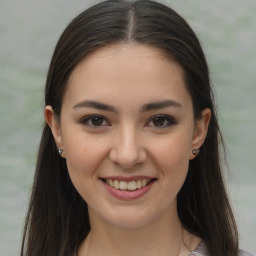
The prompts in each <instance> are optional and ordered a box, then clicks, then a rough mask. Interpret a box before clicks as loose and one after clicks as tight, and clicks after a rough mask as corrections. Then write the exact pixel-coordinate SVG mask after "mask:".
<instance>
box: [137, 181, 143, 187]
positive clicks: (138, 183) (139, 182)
mask: <svg viewBox="0 0 256 256" xmlns="http://www.w3.org/2000/svg"><path fill="white" fill-rule="evenodd" d="M136 183H137V184H136V187H137V188H138V189H140V188H141V187H142V184H141V180H137V182H136Z"/></svg>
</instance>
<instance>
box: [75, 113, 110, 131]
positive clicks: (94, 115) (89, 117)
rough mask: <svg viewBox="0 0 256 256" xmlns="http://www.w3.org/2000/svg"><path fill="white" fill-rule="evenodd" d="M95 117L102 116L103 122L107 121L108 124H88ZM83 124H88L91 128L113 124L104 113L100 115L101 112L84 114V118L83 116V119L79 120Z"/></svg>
mask: <svg viewBox="0 0 256 256" xmlns="http://www.w3.org/2000/svg"><path fill="white" fill-rule="evenodd" d="M93 118H102V119H103V122H106V123H107V125H106V124H105V125H99V126H97V125H92V124H91V125H90V124H88V122H89V121H91V120H92V119H93ZM79 122H80V123H81V124H83V125H86V126H88V127H90V128H93V129H100V128H102V127H106V126H111V124H110V122H109V121H108V120H107V118H106V117H104V116H103V115H99V114H90V115H87V116H84V117H83V118H81V120H80V121H79Z"/></svg>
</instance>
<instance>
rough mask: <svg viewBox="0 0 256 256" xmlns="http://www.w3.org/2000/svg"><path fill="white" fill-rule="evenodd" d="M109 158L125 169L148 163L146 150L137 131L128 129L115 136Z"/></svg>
mask: <svg viewBox="0 0 256 256" xmlns="http://www.w3.org/2000/svg"><path fill="white" fill-rule="evenodd" d="M109 158H110V160H111V161H112V162H114V163H115V164H118V165H119V166H121V167H122V168H125V169H129V168H132V167H134V166H135V165H137V164H142V163H144V162H145V161H146V158H147V153H146V149H145V148H143V143H142V140H141V139H140V138H139V135H138V134H137V133H136V132H135V129H133V128H131V127H130V128H129V127H126V128H124V129H122V130H121V131H120V132H117V133H116V134H115V135H114V138H113V141H112V147H111V150H110V154H109Z"/></svg>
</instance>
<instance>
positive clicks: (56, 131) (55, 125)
mask: <svg viewBox="0 0 256 256" xmlns="http://www.w3.org/2000/svg"><path fill="white" fill-rule="evenodd" d="M44 117H45V121H46V123H47V124H48V125H49V127H50V129H51V131H52V135H53V137H54V140H55V143H56V147H57V148H58V149H63V150H64V148H63V143H62V135H61V129H60V122H59V120H58V118H57V117H56V115H55V114H54V111H53V108H52V106H50V105H48V106H46V107H45V109H44ZM61 156H62V157H64V151H63V154H62V155H61Z"/></svg>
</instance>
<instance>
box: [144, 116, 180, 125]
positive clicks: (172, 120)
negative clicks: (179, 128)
mask: <svg viewBox="0 0 256 256" xmlns="http://www.w3.org/2000/svg"><path fill="white" fill-rule="evenodd" d="M157 117H163V118H165V119H166V120H167V121H168V122H169V124H168V125H165V126H159V127H158V126H154V125H149V123H150V122H152V121H153V120H154V118H157ZM177 123H178V122H177V121H176V120H175V118H173V117H171V116H169V115H166V114H157V115H154V116H152V117H150V118H149V120H148V121H147V122H146V125H145V126H146V127H152V128H154V129H165V128H169V127H171V126H173V125H176V124H177Z"/></svg>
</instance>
